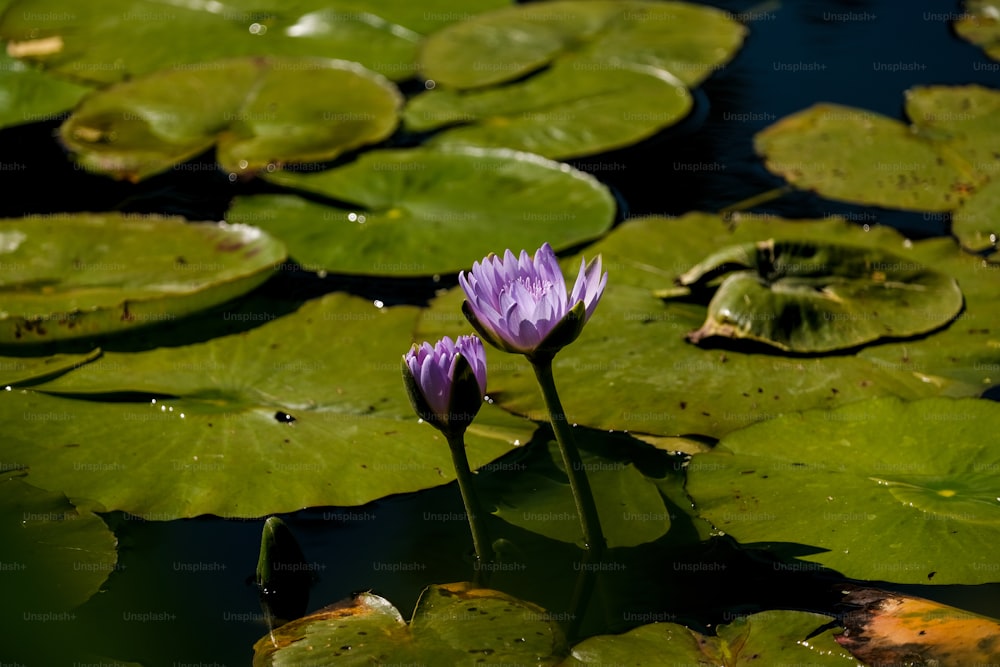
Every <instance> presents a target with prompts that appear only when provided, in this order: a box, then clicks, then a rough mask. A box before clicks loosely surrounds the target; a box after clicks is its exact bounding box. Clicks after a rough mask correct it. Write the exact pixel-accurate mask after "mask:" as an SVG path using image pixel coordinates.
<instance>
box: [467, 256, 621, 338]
mask: <svg viewBox="0 0 1000 667" xmlns="http://www.w3.org/2000/svg"><path fill="white" fill-rule="evenodd" d="M458 282H459V284H460V285H461V286H462V289H463V290H464V291H465V296H466V299H467V300H466V302H465V303H464V304H463V306H462V311H463V312H464V313H465V316H466V317H467V318H468V319H469V321H470V322H471V323H472V326H473V327H474V328H475V329H476V331H477V333H479V335H480V336H482V337H483V338H484V339H486V340H487V341H489V342H490V343H492V344H493V345H495V346H496V347H498V348H500V349H501V350H506V351H507V352H516V353H518V354H525V355H528V356H529V357H533V356H542V355H553V354H555V353H556V352H557V351H559V350H560V349H561V348H563V347H564V346H566V345H569V344H570V343H572V342H573V341H574V340H576V338H577V336H579V335H580V332H581V331H582V330H583V326H584V325H585V324H586V323H587V321H588V320H590V316H591V315H593V314H594V309H595V308H597V303H598V301H600V299H601V295H602V294H604V286H605V285H606V284H607V282H608V274H607V273H603V274H602V273H601V256H600V255H598V256H597V257H595V258H594V259H593V260H591V261H590V263H589V264H586V263H585V262H584V260H582V259H581V260H580V273H579V274H578V275H577V277H576V282H575V283H574V284H573V289H572V290H571V291H569V293H567V291H566V281H565V279H564V278H563V274H562V271H561V270H560V269H559V261H558V260H557V259H556V254H555V252H553V250H552V247H551V246H550V245H549V244H548V243H546V244H544V245H543V246H542V247H541V248H539V249H538V252H536V253H535V256H534V257H533V258H532V257H529V256H528V253H527V252H526V251H524V250H522V251H521V255H520V257H514V253H512V252H511V251H510V250H507V251H506V252H505V253H504V256H503V258H500V257H498V256H496V255H493V254H491V255H489V256H488V257H486V258H484V259H483V261H482V263H480V262H476V263H474V264H473V265H472V271H470V272H468V273H466V272H464V271H463V272H461V273H459V274H458Z"/></svg>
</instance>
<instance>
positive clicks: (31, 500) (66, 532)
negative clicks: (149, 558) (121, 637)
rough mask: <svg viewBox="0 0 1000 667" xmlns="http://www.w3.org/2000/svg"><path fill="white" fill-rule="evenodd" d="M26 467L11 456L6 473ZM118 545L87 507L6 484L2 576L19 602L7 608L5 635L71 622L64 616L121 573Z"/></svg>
mask: <svg viewBox="0 0 1000 667" xmlns="http://www.w3.org/2000/svg"><path fill="white" fill-rule="evenodd" d="M22 464H23V462H21V461H19V460H18V457H17V455H15V454H13V453H12V452H6V453H5V454H4V460H3V461H0V471H9V470H12V469H14V467H21V465H22ZM116 545H117V540H116V539H115V536H114V534H113V533H112V532H111V531H110V530H108V527H107V526H106V525H104V521H102V520H101V518H100V517H99V516H97V515H96V514H94V513H93V512H92V511H91V510H90V509H89V508H88V507H87V506H86V505H85V504H79V505H76V506H74V505H73V504H71V503H70V502H69V501H68V500H67V499H66V497H65V496H63V495H62V494H59V493H51V492H48V491H43V490H41V489H37V488H35V487H34V486H31V485H30V484H26V483H25V482H24V481H23V479H22V478H18V477H10V476H6V477H3V478H0V574H2V576H3V582H4V594H5V595H7V596H9V597H8V599H9V600H17V604H16V605H14V606H13V607H11V606H10V605H5V612H4V613H3V616H2V617H3V620H4V629H5V630H9V629H10V626H9V624H10V623H12V622H17V623H18V624H21V623H25V622H31V621H36V622H37V621H46V620H48V621H52V620H69V618H70V617H71V616H72V614H64V613H61V612H67V611H69V610H71V609H73V608H74V607H77V606H79V605H81V604H83V603H84V602H86V601H87V600H88V599H89V598H90V597H91V596H92V595H94V594H95V593H97V591H98V590H99V589H100V587H101V586H102V585H103V584H104V582H105V580H106V579H107V578H108V575H110V574H111V572H112V571H113V570H114V569H115V567H116V564H117V562H118V555H117V551H116ZM15 612H16V613H15ZM53 615H55V616H62V618H52V617H51V616H53ZM46 616H48V618H44V617H46ZM32 625H34V624H32Z"/></svg>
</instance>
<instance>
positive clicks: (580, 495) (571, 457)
mask: <svg viewBox="0 0 1000 667" xmlns="http://www.w3.org/2000/svg"><path fill="white" fill-rule="evenodd" d="M529 361H530V362H531V366H532V368H534V369H535V377H536V378H538V384H539V385H540V386H541V388H542V396H544V397H545V407H547V408H548V410H549V420H550V421H551V422H552V430H553V432H554V433H555V435H556V442H558V443H559V452H560V453H561V454H562V460H563V466H565V468H566V474H567V475H568V476H569V487H570V489H571V490H572V491H573V500H574V501H575V503H576V511H577V513H578V514H579V515H580V528H581V529H582V530H583V541H584V544H585V546H586V548H587V550H588V551H589V552H590V555H591V557H592V558H593V560H594V561H598V560H600V558H601V555H602V554H603V552H604V546H605V543H604V533H603V532H602V531H601V520H600V518H599V517H598V515H597V504H596V503H594V494H593V492H592V491H591V490H590V481H589V480H588V479H587V471H586V470H585V469H584V467H583V460H582V459H581V458H580V452H579V450H578V449H577V448H576V442H575V441H574V440H573V432H572V431H571V430H570V426H569V424H568V423H567V422H566V413H565V412H563V407H562V402H561V401H560V400H559V394H558V393H557V392H556V383H555V380H554V379H553V378H552V358H551V357H545V358H537V357H536V358H530V359H529Z"/></svg>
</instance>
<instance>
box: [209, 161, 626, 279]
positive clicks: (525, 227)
mask: <svg viewBox="0 0 1000 667" xmlns="http://www.w3.org/2000/svg"><path fill="white" fill-rule="evenodd" d="M268 180H271V181H273V182H275V183H279V184H281V185H287V186H290V187H294V188H297V189H299V190H303V191H305V192H310V193H314V194H319V195H323V196H326V197H330V198H332V199H334V200H337V201H341V202H350V203H353V204H356V205H357V206H350V207H344V206H343V205H341V206H340V207H338V206H323V205H320V204H315V203H311V202H307V201H305V200H303V199H301V198H298V197H293V196H287V195H258V196H253V197H245V198H240V199H238V200H237V201H236V202H235V204H234V206H233V207H232V208H231V209H230V210H229V212H228V214H227V218H228V219H229V220H230V221H231V222H239V221H241V220H252V221H254V222H255V223H256V224H259V225H261V226H262V227H263V228H264V229H267V230H268V231H270V232H272V233H273V234H275V235H276V236H278V237H280V238H281V239H282V240H283V241H285V242H286V243H287V244H288V246H289V248H290V251H291V254H292V256H293V257H294V258H295V259H296V260H298V261H299V262H300V263H301V264H302V265H303V266H305V267H307V268H310V269H312V270H321V269H325V270H329V271H336V272H341V273H355V274H367V275H372V274H383V275H397V276H419V275H431V274H435V273H449V272H456V271H458V270H460V269H463V268H467V267H468V266H469V264H470V262H469V258H470V257H475V256H477V255H480V254H483V255H485V254H486V253H487V252H488V251H489V250H490V249H491V248H493V247H495V246H496V245H497V244H498V243H499V242H500V240H501V239H503V242H505V243H520V244H523V245H524V246H528V247H538V246H539V245H541V244H542V242H544V241H549V242H550V243H551V244H552V245H553V246H554V247H556V248H564V247H567V246H571V245H574V244H577V243H580V242H582V241H586V240H589V239H592V238H594V237H596V236H598V235H600V234H602V233H603V232H605V231H607V229H608V228H609V227H610V226H611V223H612V221H613V220H614V214H615V203H614V199H613V197H612V196H611V194H610V192H608V190H607V188H606V187H605V186H603V185H602V184H601V183H600V182H598V181H597V180H596V179H594V178H593V177H591V176H589V175H587V174H585V173H583V172H580V171H577V170H575V169H572V168H571V167H569V166H568V165H565V164H559V163H556V162H551V161H549V160H545V159H542V158H539V157H538V156H537V155H530V154H526V153H517V152H514V151H510V150H485V149H478V148H460V149H454V150H429V149H414V150H390V151H371V152H368V153H365V154H364V155H362V156H361V157H360V158H359V159H358V160H357V161H355V162H353V163H351V164H349V165H347V166H344V167H340V168H338V169H333V170H330V171H325V172H319V173H311V174H305V173H289V172H279V173H274V174H271V175H269V176H268Z"/></svg>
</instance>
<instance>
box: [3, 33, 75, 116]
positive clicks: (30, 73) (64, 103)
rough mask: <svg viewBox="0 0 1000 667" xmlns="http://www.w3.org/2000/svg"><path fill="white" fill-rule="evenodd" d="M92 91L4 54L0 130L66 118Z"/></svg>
mask: <svg viewBox="0 0 1000 667" xmlns="http://www.w3.org/2000/svg"><path fill="white" fill-rule="evenodd" d="M89 90H90V88H88V87H86V86H80V85H77V84H75V83H71V82H69V81H61V80H59V79H57V78H55V77H53V76H51V75H49V74H46V73H45V72H42V71H40V70H38V69H37V68H34V67H31V66H30V65H27V64H26V63H22V62H20V61H18V60H16V59H14V58H11V57H10V56H9V55H7V54H6V53H5V52H3V51H0V128H3V127H13V126H15V125H22V124H24V123H38V122H41V121H46V120H53V119H56V118H65V115H64V112H66V111H67V110H68V109H70V108H72V107H73V105H75V104H76V103H77V102H78V101H79V100H80V98H81V97H83V96H84V95H85V94H86V93H87V92H88V91H89Z"/></svg>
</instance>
